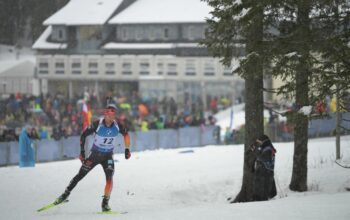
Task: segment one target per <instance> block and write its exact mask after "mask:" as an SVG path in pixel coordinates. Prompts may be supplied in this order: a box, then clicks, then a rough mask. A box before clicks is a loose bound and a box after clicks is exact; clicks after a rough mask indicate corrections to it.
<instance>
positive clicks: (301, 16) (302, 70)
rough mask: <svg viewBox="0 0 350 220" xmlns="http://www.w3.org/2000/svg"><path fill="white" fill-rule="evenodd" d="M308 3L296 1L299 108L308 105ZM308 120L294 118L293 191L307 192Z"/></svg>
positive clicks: (300, 116) (299, 115)
mask: <svg viewBox="0 0 350 220" xmlns="http://www.w3.org/2000/svg"><path fill="white" fill-rule="evenodd" d="M309 13H310V1H309V0H299V1H298V18H297V23H298V24H297V25H298V26H299V27H300V28H299V30H298V31H299V33H298V34H299V35H298V36H299V37H298V42H297V43H298V45H297V46H298V53H299V54H300V55H301V58H300V61H299V65H298V68H297V73H296V94H295V96H296V99H295V101H296V103H297V105H299V106H307V105H309V96H308V92H309V81H308V80H309V75H310V70H309V64H308V62H307V60H308V57H309V54H310V48H309V45H310V44H309V42H308V39H309V38H310V37H309V36H310V35H309V34H310V29H309V27H310V26H309V25H310V19H309ZM308 123H309V121H308V118H307V116H305V115H303V114H300V113H297V114H296V116H295V133H294V157H293V173H292V179H291V183H290V185H289V188H290V189H291V190H293V191H299V192H303V191H306V190H307V144H308Z"/></svg>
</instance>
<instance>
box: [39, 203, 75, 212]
mask: <svg viewBox="0 0 350 220" xmlns="http://www.w3.org/2000/svg"><path fill="white" fill-rule="evenodd" d="M68 201H69V200H64V201H63V202H61V203H58V204H56V203H54V202H53V203H51V204H48V205H46V206H44V207H42V208H40V209H38V210H36V211H37V212H42V211H45V210H48V209H50V208H52V207H55V206H58V205H61V204H64V203H67V202H68Z"/></svg>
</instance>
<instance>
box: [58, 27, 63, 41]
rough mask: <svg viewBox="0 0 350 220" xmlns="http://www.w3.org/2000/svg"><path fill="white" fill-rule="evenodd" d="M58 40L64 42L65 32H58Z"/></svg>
mask: <svg viewBox="0 0 350 220" xmlns="http://www.w3.org/2000/svg"><path fill="white" fill-rule="evenodd" d="M58 39H59V40H62V39H63V30H61V29H60V30H58Z"/></svg>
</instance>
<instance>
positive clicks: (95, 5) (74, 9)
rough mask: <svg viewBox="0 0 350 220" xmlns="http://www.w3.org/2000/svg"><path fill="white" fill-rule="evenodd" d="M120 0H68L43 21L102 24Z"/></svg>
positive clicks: (46, 22)
mask: <svg viewBox="0 0 350 220" xmlns="http://www.w3.org/2000/svg"><path fill="white" fill-rule="evenodd" d="M121 2H122V0H70V2H69V3H68V4H67V5H65V6H64V7H63V8H62V9H60V10H59V11H57V12H56V13H55V14H53V15H52V16H50V17H49V18H48V19H46V20H45V21H44V25H68V26H69V25H71V26H74V25H102V24H104V23H106V22H107V20H108V19H109V18H110V16H112V14H113V12H114V11H115V10H116V9H117V8H118V6H119V5H120V3H121Z"/></svg>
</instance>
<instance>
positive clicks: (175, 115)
mask: <svg viewBox="0 0 350 220" xmlns="http://www.w3.org/2000/svg"><path fill="white" fill-rule="evenodd" d="M206 101H207V106H208V108H205V107H204V103H203V101H202V100H201V98H200V97H197V98H196V99H189V98H188V97H187V98H185V100H183V101H182V102H181V103H179V102H176V101H175V100H174V98H172V97H164V98H162V99H161V100H158V99H156V98H147V97H142V96H140V95H139V94H138V92H137V91H133V92H130V94H129V95H120V94H113V93H112V92H108V93H107V94H106V96H105V97H96V96H95V95H90V94H89V93H88V92H85V93H84V94H82V95H81V96H75V97H74V98H72V99H68V98H67V97H65V96H64V95H62V94H60V93H57V94H54V95H53V94H47V95H40V96H33V95H27V94H20V93H17V94H11V95H10V96H9V97H7V98H3V99H0V110H1V111H0V142H7V141H16V140H18V135H19V133H20V131H21V128H22V127H23V126H24V125H26V124H29V125H31V127H32V133H31V136H32V138H34V139H35V138H36V139H55V140H59V139H60V138H62V137H68V136H78V135H80V134H81V132H82V129H83V120H84V118H83V109H84V108H83V106H84V105H86V106H88V109H89V110H90V112H91V113H92V117H91V119H92V120H96V119H97V118H99V117H100V116H101V115H102V109H103V107H104V106H105V105H106V104H107V102H113V103H115V104H117V106H118V120H119V121H120V123H122V124H125V125H126V126H127V127H128V128H129V130H130V131H142V132H146V131H148V130H151V129H167V128H172V129H177V128H182V127H189V126H204V125H214V124H215V123H216V120H215V117H214V116H213V115H214V114H215V113H216V112H217V111H219V110H220V109H222V108H226V107H228V106H229V105H230V101H229V100H228V99H227V98H225V97H220V98H218V97H213V98H211V97H209V99H207V100H206Z"/></svg>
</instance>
